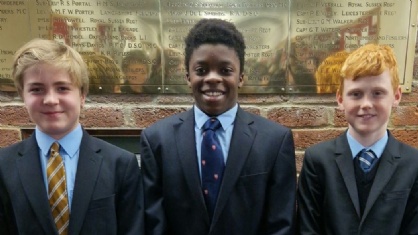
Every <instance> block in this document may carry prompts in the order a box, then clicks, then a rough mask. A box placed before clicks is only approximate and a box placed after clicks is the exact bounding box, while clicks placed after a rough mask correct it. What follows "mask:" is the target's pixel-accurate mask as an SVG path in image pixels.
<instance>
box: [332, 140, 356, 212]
mask: <svg viewBox="0 0 418 235" xmlns="http://www.w3.org/2000/svg"><path fill="white" fill-rule="evenodd" d="M351 155H352V154H351V150H350V146H349V145H348V140H347V135H346V132H344V133H343V134H341V135H340V136H338V137H337V139H336V140H335V156H336V158H335V161H336V163H337V167H338V169H339V170H340V172H341V175H342V177H343V180H344V184H345V186H346V188H347V190H348V194H349V195H350V198H351V202H352V203H353V206H354V208H355V210H356V212H357V216H358V217H359V218H360V202H359V199H358V191H357V184H356V176H355V174H354V166H353V158H352V156H351Z"/></svg>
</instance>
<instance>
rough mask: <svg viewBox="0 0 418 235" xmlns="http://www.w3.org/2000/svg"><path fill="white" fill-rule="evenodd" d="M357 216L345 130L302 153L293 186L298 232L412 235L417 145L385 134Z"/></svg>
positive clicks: (416, 211)
mask: <svg viewBox="0 0 418 235" xmlns="http://www.w3.org/2000/svg"><path fill="white" fill-rule="evenodd" d="M379 161H380V163H379V164H378V166H377V167H378V169H377V173H376V176H375V179H374V182H373V185H372V188H371V190H370V194H369V197H368V199H367V202H366V206H365V209H364V213H363V216H362V217H360V204H359V198H358V192H357V185H356V179H355V173H354V164H353V158H352V154H351V150H350V147H349V145H348V141H347V137H346V133H343V134H342V135H340V136H339V137H337V138H336V139H333V140H329V141H326V142H323V143H319V144H317V145H314V146H312V147H310V148H308V149H307V150H306V152H305V159H304V163H303V168H302V171H301V174H300V177H299V188H298V205H299V206H298V223H299V226H298V228H299V230H300V234H318V235H319V234H320V235H326V234H338V235H354V234H356V235H362V234H364V235H373V234H376V235H382V234H391V235H392V234H393V235H395V234H400V235H403V234H405V235H406V234H418V150H417V149H415V148H413V147H411V146H408V145H406V144H404V143H401V142H399V141H398V140H396V139H395V138H394V137H393V136H392V135H391V134H390V133H389V140H388V143H387V145H386V147H385V149H384V151H383V153H382V156H381V157H380V160H379Z"/></svg>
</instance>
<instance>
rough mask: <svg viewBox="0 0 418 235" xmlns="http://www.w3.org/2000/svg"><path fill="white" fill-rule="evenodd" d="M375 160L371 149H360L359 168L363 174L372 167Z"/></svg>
mask: <svg viewBox="0 0 418 235" xmlns="http://www.w3.org/2000/svg"><path fill="white" fill-rule="evenodd" d="M375 159H376V156H375V155H374V153H373V151H372V150H371V149H369V150H366V149H362V150H361V151H360V153H359V162H360V167H361V169H362V170H363V171H364V172H366V173H367V172H369V171H370V170H371V169H372V167H373V162H374V160H375Z"/></svg>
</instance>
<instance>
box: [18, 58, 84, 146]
mask: <svg viewBox="0 0 418 235" xmlns="http://www.w3.org/2000/svg"><path fill="white" fill-rule="evenodd" d="M22 98H23V100H24V103H25V107H26V109H27V110H28V113H29V116H30V118H31V120H32V121H33V122H35V123H36V125H37V127H38V128H39V129H40V130H41V131H42V132H44V133H46V134H48V135H49V136H51V137H52V138H54V139H57V140H58V139H61V138H62V137H64V136H65V135H66V134H68V133H69V132H71V131H72V130H73V129H74V128H76V127H77V125H78V123H79V116H80V112H81V108H82V107H83V106H84V102H85V95H83V94H81V91H80V88H78V87H77V86H75V85H74V84H73V82H72V80H71V78H70V76H69V74H68V73H67V72H66V71H64V70H60V69H56V68H54V67H52V66H51V65H47V64H41V65H34V66H32V67H30V68H28V69H27V70H26V71H25V73H24V75H23V90H22Z"/></svg>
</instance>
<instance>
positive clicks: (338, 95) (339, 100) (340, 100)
mask: <svg viewBox="0 0 418 235" xmlns="http://www.w3.org/2000/svg"><path fill="white" fill-rule="evenodd" d="M335 98H336V99H337V103H338V108H339V110H341V111H344V105H343V96H342V95H340V90H339V89H338V90H337V93H336V95H335Z"/></svg>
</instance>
